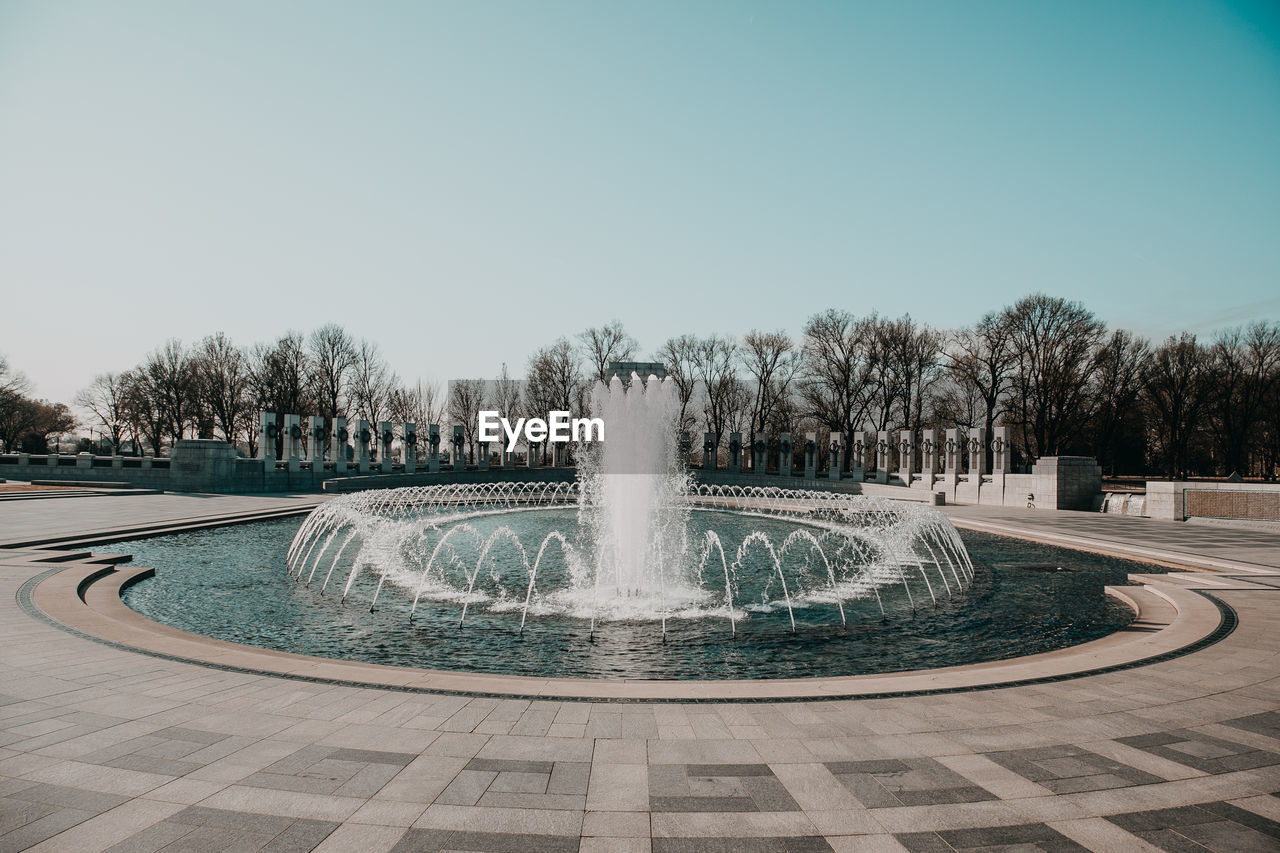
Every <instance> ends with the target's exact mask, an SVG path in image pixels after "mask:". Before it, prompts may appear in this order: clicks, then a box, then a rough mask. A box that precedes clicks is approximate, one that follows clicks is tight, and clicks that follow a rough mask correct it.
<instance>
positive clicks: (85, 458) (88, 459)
mask: <svg viewBox="0 0 1280 853" xmlns="http://www.w3.org/2000/svg"><path fill="white" fill-rule="evenodd" d="M76 467H77V468H92V467H93V454H92V453H77V454H76Z"/></svg>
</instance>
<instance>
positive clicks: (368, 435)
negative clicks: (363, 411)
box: [356, 420, 373, 474]
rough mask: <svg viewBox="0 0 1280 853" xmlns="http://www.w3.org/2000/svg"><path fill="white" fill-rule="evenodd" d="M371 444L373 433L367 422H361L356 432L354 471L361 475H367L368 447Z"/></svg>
mask: <svg viewBox="0 0 1280 853" xmlns="http://www.w3.org/2000/svg"><path fill="white" fill-rule="evenodd" d="M372 442H373V432H372V431H371V430H370V429H369V422H368V421H366V420H361V421H360V424H359V430H358V431H357V432H356V470H357V471H359V472H360V473H361V474H368V473H369V445H370V444H371V443H372Z"/></svg>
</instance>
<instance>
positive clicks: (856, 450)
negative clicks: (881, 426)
mask: <svg viewBox="0 0 1280 853" xmlns="http://www.w3.org/2000/svg"><path fill="white" fill-rule="evenodd" d="M849 452H850V453H851V454H853V455H852V456H850V457H849V476H850V477H852V478H853V481H854V482H855V483H861V482H864V481H865V480H866V478H867V432H866V430H861V429H858V430H854V431H853V445H852V446H851V447H850V448H849Z"/></svg>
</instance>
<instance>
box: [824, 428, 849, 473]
mask: <svg viewBox="0 0 1280 853" xmlns="http://www.w3.org/2000/svg"><path fill="white" fill-rule="evenodd" d="M828 438H829V439H830V442H831V443H830V445H829V447H830V451H831V456H830V457H829V458H828V461H827V479H828V480H839V479H840V478H841V477H843V476H844V457H845V454H846V453H847V452H848V449H847V448H846V447H845V446H844V443H843V442H844V436H843V435H842V434H840V433H838V432H832V433H831V434H830V436H828Z"/></svg>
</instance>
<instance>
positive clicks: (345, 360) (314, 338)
mask: <svg viewBox="0 0 1280 853" xmlns="http://www.w3.org/2000/svg"><path fill="white" fill-rule="evenodd" d="M307 356H308V363H309V365H310V367H311V375H310V377H309V379H310V381H311V386H312V393H313V395H314V396H315V399H316V402H317V403H319V405H320V414H321V415H322V416H324V417H326V418H337V417H342V416H343V415H345V414H346V413H347V396H348V394H347V382H348V376H349V374H350V373H351V371H352V369H353V368H354V367H355V364H356V346H355V343H354V342H352V340H351V336H350V335H348V334H347V332H346V330H345V329H343V328H342V327H341V326H339V325H338V324H337V323H329V324H327V325H324V326H321V327H320V328H318V329H316V330H315V331H314V332H312V333H311V336H310V337H308V338H307Z"/></svg>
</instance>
